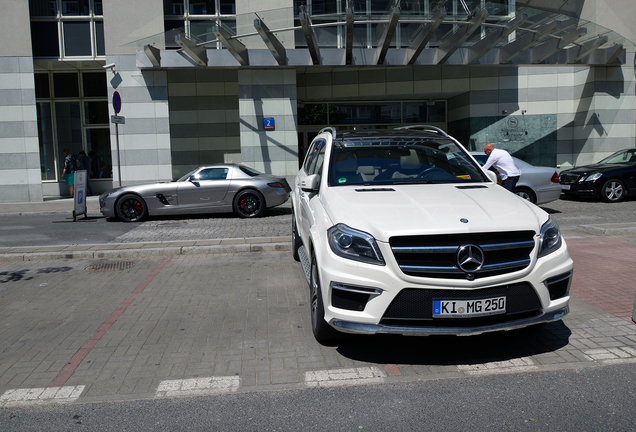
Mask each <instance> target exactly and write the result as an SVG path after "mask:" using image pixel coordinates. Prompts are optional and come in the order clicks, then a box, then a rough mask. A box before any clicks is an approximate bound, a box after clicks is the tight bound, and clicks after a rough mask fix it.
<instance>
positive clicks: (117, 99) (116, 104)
mask: <svg viewBox="0 0 636 432" xmlns="http://www.w3.org/2000/svg"><path fill="white" fill-rule="evenodd" d="M113 109H114V110H115V113H116V114H119V111H121V96H120V95H119V92H115V93H113Z"/></svg>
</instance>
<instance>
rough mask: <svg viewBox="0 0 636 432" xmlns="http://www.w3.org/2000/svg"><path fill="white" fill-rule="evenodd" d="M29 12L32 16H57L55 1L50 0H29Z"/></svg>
mask: <svg viewBox="0 0 636 432" xmlns="http://www.w3.org/2000/svg"><path fill="white" fill-rule="evenodd" d="M29 13H30V14H31V17H32V18H34V17H54V16H57V2H56V1H51V0H29Z"/></svg>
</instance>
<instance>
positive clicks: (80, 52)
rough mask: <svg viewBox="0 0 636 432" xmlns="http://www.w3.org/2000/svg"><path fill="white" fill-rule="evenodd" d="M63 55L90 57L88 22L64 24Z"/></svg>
mask: <svg viewBox="0 0 636 432" xmlns="http://www.w3.org/2000/svg"><path fill="white" fill-rule="evenodd" d="M64 55H65V56H70V57H91V56H92V55H93V51H92V48H91V23H90V21H69V22H65V23H64Z"/></svg>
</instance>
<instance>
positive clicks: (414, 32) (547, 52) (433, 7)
mask: <svg viewBox="0 0 636 432" xmlns="http://www.w3.org/2000/svg"><path fill="white" fill-rule="evenodd" d="M333 3H334V5H333V7H331V10H325V7H324V4H325V2H321V5H323V7H322V8H320V9H317V8H315V7H312V3H311V2H308V5H303V6H296V7H289V8H284V9H277V10H269V11H261V12H254V13H247V14H239V15H236V17H235V18H236V20H235V21H228V20H227V19H225V20H223V21H220V20H218V21H217V20H215V19H210V20H207V21H206V20H204V19H201V17H197V21H196V22H195V21H188V20H187V17H186V19H185V20H184V21H183V22H184V26H183V27H177V28H174V29H172V30H170V31H167V32H165V33H163V34H159V35H155V36H153V37H150V38H146V39H142V40H140V41H137V42H134V43H133V44H129V45H128V46H131V45H133V46H137V47H138V48H140V49H139V51H138V52H137V66H138V67H140V68H142V69H144V68H166V67H188V66H207V67H218V66H239V67H241V66H243V67H246V66H268V67H270V66H274V67H275V66H302V67H308V66H374V65H383V66H405V65H506V64H508V65H531V64H561V65H563V64H571V65H612V64H616V65H620V64H624V63H625V49H624V47H623V44H624V43H625V42H628V43H629V41H626V40H625V38H623V37H621V36H620V35H619V34H617V33H615V32H613V31H611V30H609V29H607V28H604V27H601V26H599V25H597V24H595V23H593V22H590V21H585V20H581V19H580V18H577V17H575V16H569V15H565V14H562V13H559V12H555V11H549V10H541V9H538V8H534V7H527V6H515V2H505V3H504V4H500V3H497V2H484V1H483V0H453V1H451V0H442V1H434V0H431V1H430V2H408V3H407V2H397V3H398V4H400V3H401V4H402V7H400V6H398V5H395V6H392V7H390V8H389V10H387V11H381V12H377V11H373V10H368V9H364V8H363V10H358V9H357V5H359V4H365V5H366V4H367V3H368V2H348V3H346V2H345V1H337V2H333ZM371 4H373V2H371ZM449 8H450V9H449Z"/></svg>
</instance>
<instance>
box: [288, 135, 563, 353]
mask: <svg viewBox="0 0 636 432" xmlns="http://www.w3.org/2000/svg"><path fill="white" fill-rule="evenodd" d="M292 209H293V215H292V239H293V245H292V253H293V256H294V258H295V259H296V260H299V261H301V262H302V264H303V269H304V270H305V275H306V276H307V281H308V283H309V290H310V297H311V321H312V330H313V333H314V336H315V337H316V339H317V340H318V341H319V342H321V343H328V342H329V341H331V340H333V339H335V338H336V337H337V336H338V335H339V332H344V333H359V334H373V333H393V334H403V335H430V334H454V335H462V334H463V335H471V334H479V333H484V332H489V331H495V330H509V329H515V328H521V327H525V326H528V325H532V324H538V323H545V322H550V321H555V320H559V319H561V318H562V317H563V316H564V315H566V314H567V313H568V312H569V306H568V303H569V299H570V296H569V289H570V283H571V280H572V268H573V263H572V260H571V259H570V256H569V254H568V250H567V246H566V244H565V241H564V240H563V239H562V237H561V233H560V232H559V227H558V226H557V224H556V223H555V222H554V221H553V220H552V219H551V218H550V216H549V215H548V214H547V213H546V212H544V211H543V210H542V209H540V208H539V207H536V206H535V205H533V204H531V203H529V202H528V201H526V200H524V199H522V198H520V197H518V196H517V195H515V194H512V193H510V192H508V191H507V190H505V189H504V188H502V187H501V186H498V185H497V183H496V177H494V173H491V172H489V171H484V170H482V169H481V168H480V166H479V164H478V163H477V162H476V161H475V160H474V159H473V157H472V156H471V155H470V154H469V153H468V152H467V151H466V149H465V148H464V147H463V146H462V145H461V144H460V143H459V142H458V141H457V140H455V139H454V138H453V137H451V136H449V135H447V134H446V133H445V132H444V131H442V130H441V129H438V128H434V127H431V126H417V127H414V128H408V127H407V128H400V129H396V130H390V131H384V130H382V131H366V130H363V131H356V132H343V133H339V132H336V130H335V129H333V128H326V129H323V130H322V131H321V132H320V133H319V134H318V136H316V138H315V139H314V140H313V142H312V144H311V146H310V148H309V151H308V152H307V156H306V157H305V160H304V163H303V166H302V168H301V170H300V172H299V173H298V175H297V177H296V181H295V187H294V191H293V194H292Z"/></svg>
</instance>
